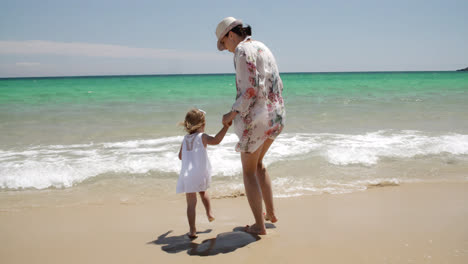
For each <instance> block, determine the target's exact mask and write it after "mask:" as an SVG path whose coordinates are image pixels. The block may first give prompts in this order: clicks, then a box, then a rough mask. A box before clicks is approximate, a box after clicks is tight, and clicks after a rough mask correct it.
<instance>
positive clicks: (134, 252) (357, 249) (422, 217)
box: [0, 182, 468, 263]
mask: <svg viewBox="0 0 468 264" xmlns="http://www.w3.org/2000/svg"><path fill="white" fill-rule="evenodd" d="M18 195H19V194H18ZM112 197H113V196H112V194H109V193H107V194H102V202H101V203H95V204H92V203H79V204H76V205H70V206H64V207H54V206H53V204H54V198H51V200H50V203H51V205H52V206H51V207H32V208H22V209H21V210H17V211H5V210H3V211H0V234H1V236H0V241H1V244H2V245H3V247H1V248H0V256H2V259H3V260H4V261H5V263H64V262H66V263H90V262H92V263H97V262H107V263H108V262H114V263H154V262H155V261H157V262H158V263H163V262H164V263H167V262H168V263H176V262H177V263H178V262H181V261H191V262H193V263H202V262H203V263H206V262H208V263H219V262H223V263H238V262H239V261H241V260H243V262H246V263H257V262H261V263H263V262H271V263H284V262H286V261H288V262H291V261H292V262H294V263H301V262H305V261H306V260H307V261H310V260H312V262H318V263H466V262H467V261H468V222H467V221H466V219H468V206H466V201H468V183H466V182H457V183H411V184H402V185H399V186H385V187H379V188H370V189H368V190H366V191H362V192H354V193H348V194H321V195H310V196H300V197H289V198H276V199H275V203H276V205H275V206H276V209H277V216H278V218H279V221H278V222H277V223H275V224H269V225H268V226H267V227H268V229H267V230H268V233H269V234H268V235H266V236H260V237H258V238H256V237H252V236H251V235H248V234H246V233H244V232H241V231H240V230H241V229H242V227H243V226H245V225H246V224H252V222H253V218H252V216H251V212H250V208H248V203H247V200H246V197H244V196H241V197H237V198H226V199H214V200H213V201H212V206H213V210H214V213H215V216H216V220H215V221H214V222H213V223H209V222H208V220H207V219H206V216H205V215H204V210H203V206H202V204H201V201H200V200H199V202H198V205H197V228H198V230H199V231H205V233H201V234H199V238H197V239H196V240H194V241H190V240H188V238H187V237H186V236H184V234H185V233H186V232H187V231H188V225H187V220H186V217H185V200H184V199H182V198H183V197H178V198H177V199H175V200H168V199H155V200H145V201H141V202H140V203H135V204H133V203H122V202H121V201H119V200H115V199H113V198H112ZM57 201H58V199H56V200H55V202H57ZM5 202H6V201H5V200H3V201H1V203H2V204H4V203H5ZM205 255H206V256H207V257H200V256H205Z"/></svg>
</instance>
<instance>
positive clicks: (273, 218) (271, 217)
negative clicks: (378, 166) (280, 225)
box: [263, 213, 278, 223]
mask: <svg viewBox="0 0 468 264" xmlns="http://www.w3.org/2000/svg"><path fill="white" fill-rule="evenodd" d="M263 216H264V217H265V220H266V221H270V222H272V223H276V222H278V218H276V216H275V215H271V214H266V213H263Z"/></svg>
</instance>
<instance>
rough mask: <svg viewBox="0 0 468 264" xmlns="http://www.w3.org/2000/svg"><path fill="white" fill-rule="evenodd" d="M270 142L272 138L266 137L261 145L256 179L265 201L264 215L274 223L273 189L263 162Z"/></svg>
mask: <svg viewBox="0 0 468 264" xmlns="http://www.w3.org/2000/svg"><path fill="white" fill-rule="evenodd" d="M271 144H273V140H272V139H267V140H266V141H265V143H263V145H262V147H261V148H262V150H261V152H260V156H259V158H258V162H257V179H258V183H259V184H260V188H261V189H262V196H263V201H264V202H265V209H266V216H265V219H266V220H269V221H271V222H272V223H275V222H276V221H278V219H277V218H276V215H275V207H274V205H273V190H272V187H271V179H270V175H269V174H268V172H267V170H266V167H265V165H264V164H263V157H264V156H265V154H266V153H267V151H268V149H269V148H270V146H271Z"/></svg>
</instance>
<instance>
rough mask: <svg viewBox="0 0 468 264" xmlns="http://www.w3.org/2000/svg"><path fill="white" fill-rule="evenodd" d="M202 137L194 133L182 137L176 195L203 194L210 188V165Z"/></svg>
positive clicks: (200, 134)
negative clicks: (180, 163) (180, 166)
mask: <svg viewBox="0 0 468 264" xmlns="http://www.w3.org/2000/svg"><path fill="white" fill-rule="evenodd" d="M202 135H203V133H194V134H190V135H186V136H185V137H184V141H183V142H182V168H181V170H180V174H179V181H178V182H177V188H176V192H177V193H184V192H185V193H193V192H203V191H206V189H208V187H209V186H210V182H211V164H210V160H209V159H208V155H207V153H206V149H205V146H204V145H203V141H202Z"/></svg>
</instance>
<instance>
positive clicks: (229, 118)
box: [223, 111, 237, 126]
mask: <svg viewBox="0 0 468 264" xmlns="http://www.w3.org/2000/svg"><path fill="white" fill-rule="evenodd" d="M236 115H237V112H236V111H231V112H229V113H227V114H225V115H223V125H224V126H230V125H231V124H232V120H234V118H235V117H236Z"/></svg>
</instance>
